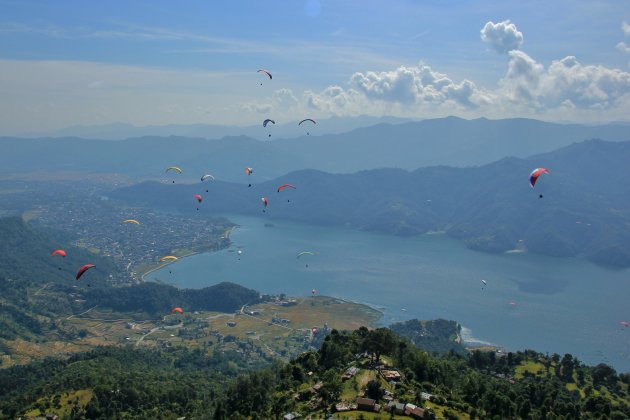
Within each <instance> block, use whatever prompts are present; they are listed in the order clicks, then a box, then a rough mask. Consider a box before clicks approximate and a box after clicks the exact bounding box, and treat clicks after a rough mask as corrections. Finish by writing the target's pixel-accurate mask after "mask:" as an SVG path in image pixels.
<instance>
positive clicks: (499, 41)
mask: <svg viewBox="0 0 630 420" xmlns="http://www.w3.org/2000/svg"><path fill="white" fill-rule="evenodd" d="M481 40H482V41H483V42H485V43H486V44H489V45H490V46H491V47H492V48H494V50H495V51H497V52H498V53H499V54H506V53H508V52H509V51H513V50H517V49H519V47H520V46H521V45H522V44H523V34H522V33H521V32H520V31H519V30H518V29H517V28H516V25H515V24H513V23H511V22H510V21H509V20H504V21H503V22H499V23H494V22H488V23H486V24H485V26H484V27H483V29H481Z"/></svg>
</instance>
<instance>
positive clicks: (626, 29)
mask: <svg viewBox="0 0 630 420" xmlns="http://www.w3.org/2000/svg"><path fill="white" fill-rule="evenodd" d="M621 30H622V31H623V33H624V35H625V36H628V37H630V25H628V24H627V23H626V22H623V23H622V24H621Z"/></svg>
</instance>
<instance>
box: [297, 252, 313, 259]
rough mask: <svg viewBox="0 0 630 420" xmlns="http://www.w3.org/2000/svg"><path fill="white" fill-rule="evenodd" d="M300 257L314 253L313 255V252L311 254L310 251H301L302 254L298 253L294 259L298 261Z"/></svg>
mask: <svg viewBox="0 0 630 420" xmlns="http://www.w3.org/2000/svg"><path fill="white" fill-rule="evenodd" d="M302 255H315V253H314V252H311V251H302V252H300V253H299V254H297V257H296V258H298V259H299V258H300V257H301V256H302Z"/></svg>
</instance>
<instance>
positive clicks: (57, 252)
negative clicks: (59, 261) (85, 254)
mask: <svg viewBox="0 0 630 420" xmlns="http://www.w3.org/2000/svg"><path fill="white" fill-rule="evenodd" d="M55 255H61V256H62V257H64V258H66V255H67V254H66V251H64V250H63V249H56V250H54V251H53V252H52V254H50V256H51V257H54V256H55Z"/></svg>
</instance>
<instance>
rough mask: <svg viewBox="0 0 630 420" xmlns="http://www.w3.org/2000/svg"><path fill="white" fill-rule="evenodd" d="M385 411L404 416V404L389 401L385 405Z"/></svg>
mask: <svg viewBox="0 0 630 420" xmlns="http://www.w3.org/2000/svg"><path fill="white" fill-rule="evenodd" d="M387 411H389V412H390V413H391V412H392V411H393V413H394V414H404V413H405V403H401V402H398V401H390V402H389V403H388V404H387Z"/></svg>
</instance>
